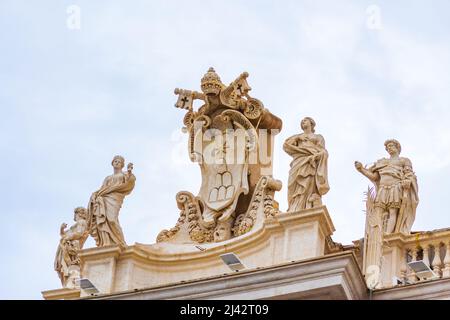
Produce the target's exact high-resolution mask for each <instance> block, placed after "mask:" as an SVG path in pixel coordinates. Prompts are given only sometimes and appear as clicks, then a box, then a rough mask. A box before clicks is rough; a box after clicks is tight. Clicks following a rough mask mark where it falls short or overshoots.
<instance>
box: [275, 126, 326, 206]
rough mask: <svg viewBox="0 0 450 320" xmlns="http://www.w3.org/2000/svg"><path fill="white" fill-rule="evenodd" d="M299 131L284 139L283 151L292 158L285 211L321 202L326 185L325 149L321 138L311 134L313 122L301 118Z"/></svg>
mask: <svg viewBox="0 0 450 320" xmlns="http://www.w3.org/2000/svg"><path fill="white" fill-rule="evenodd" d="M300 126H301V128H302V130H303V133H301V134H297V135H294V136H292V137H290V138H288V139H287V140H286V141H285V142H284V145H283V149H284V151H285V152H286V153H287V154H289V155H290V156H292V157H293V158H294V159H293V160H292V162H291V169H290V171H289V181H288V203H289V208H288V212H295V211H299V210H303V209H309V208H313V207H317V206H320V205H321V204H322V200H321V199H322V195H324V194H326V193H327V192H328V190H329V189H330V187H329V185H328V168H327V166H328V165H327V164H328V152H327V150H326V149H325V140H324V138H323V137H322V136H321V135H320V134H316V133H315V130H314V128H315V126H316V123H315V121H314V120H313V119H312V118H310V117H306V118H304V119H303V120H302V121H301V125H300Z"/></svg>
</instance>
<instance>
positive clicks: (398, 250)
mask: <svg viewBox="0 0 450 320" xmlns="http://www.w3.org/2000/svg"><path fill="white" fill-rule="evenodd" d="M411 261H423V262H424V263H425V264H426V265H427V266H429V267H430V269H431V270H433V273H434V275H433V276H432V277H428V278H424V277H421V278H419V277H418V276H417V275H416V273H415V272H414V270H412V269H411V268H410V267H409V266H408V263H409V262H411ZM381 273H382V284H383V285H382V286H383V287H390V286H394V285H398V284H396V283H395V281H394V280H393V279H395V278H397V279H399V280H400V281H401V282H402V284H400V285H404V284H412V283H417V282H420V281H426V280H435V279H440V278H445V277H450V229H439V230H434V231H429V232H415V233H412V234H410V235H404V234H399V233H396V234H389V235H385V237H384V245H383V259H382V271H381ZM394 277H395V278H394Z"/></svg>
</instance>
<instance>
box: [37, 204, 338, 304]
mask: <svg viewBox="0 0 450 320" xmlns="http://www.w3.org/2000/svg"><path fill="white" fill-rule="evenodd" d="M334 230H335V229H334V226H333V223H332V221H331V218H330V216H329V214H328V210H327V208H326V207H325V206H320V207H317V208H312V209H307V210H302V211H298V212H290V213H279V214H277V215H275V216H274V217H273V218H270V219H266V220H265V221H264V222H263V223H262V224H261V226H260V227H259V228H254V229H252V230H251V231H250V232H248V233H245V234H243V235H241V236H239V237H236V238H232V239H230V240H227V241H223V242H219V243H206V244H199V245H195V244H172V243H167V242H161V243H156V244H152V245H145V244H139V243H136V244H135V245H133V246H128V247H127V248H125V249H124V250H123V249H121V248H120V247H118V246H108V247H100V248H90V249H85V250H82V251H80V253H79V256H80V259H81V265H82V268H81V277H82V278H87V279H89V280H90V281H91V282H92V283H93V284H94V286H95V287H96V288H97V290H99V292H100V294H111V293H118V292H124V291H130V290H136V289H143V288H155V287H163V286H167V285H173V284H180V283H182V282H185V281H192V280H198V279H205V278H215V277H220V276H222V275H224V274H230V273H235V271H232V270H231V269H230V268H229V267H228V266H227V265H226V264H225V263H224V262H223V261H222V259H221V258H220V255H222V254H225V253H231V252H232V253H234V254H235V255H237V257H239V259H240V260H241V261H242V263H243V265H244V266H245V271H246V272H251V271H252V270H255V271H256V270H257V269H259V268H261V267H269V266H275V265H279V264H283V263H286V262H292V261H300V260H305V259H311V258H315V257H320V256H323V255H325V254H327V253H329V252H330V251H332V248H330V247H329V245H330V244H329V242H328V241H327V238H329V237H330V236H331V235H332V233H333V232H334ZM64 290H67V289H60V290H59V291H60V294H59V295H57V294H52V292H57V291H58V290H53V291H45V292H43V296H44V298H45V299H51V298H56V299H73V298H77V297H76V296H75V294H74V292H73V291H71V290H69V291H67V295H64V292H63V291H64ZM78 292H79V297H83V296H87V295H86V294H85V293H84V292H83V291H81V292H80V291H78Z"/></svg>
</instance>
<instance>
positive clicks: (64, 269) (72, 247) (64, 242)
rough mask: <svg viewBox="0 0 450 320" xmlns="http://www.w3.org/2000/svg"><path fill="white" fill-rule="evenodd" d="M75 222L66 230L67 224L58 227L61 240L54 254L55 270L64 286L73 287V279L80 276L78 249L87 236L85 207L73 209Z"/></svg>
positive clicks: (81, 246) (74, 284) (74, 285)
mask: <svg viewBox="0 0 450 320" xmlns="http://www.w3.org/2000/svg"><path fill="white" fill-rule="evenodd" d="M74 221H75V224H74V225H72V226H71V227H70V228H69V229H67V230H66V228H67V224H65V223H63V224H62V225H61V227H60V231H59V233H60V235H61V240H60V242H59V245H58V249H57V251H56V256H55V271H56V272H57V273H58V275H59V278H60V279H61V283H62V285H63V287H65V288H71V289H72V288H75V287H76V286H77V284H76V283H75V280H77V279H79V278H80V259H79V257H78V251H79V250H81V249H82V248H83V245H84V242H85V241H86V238H87V236H88V228H87V221H86V209H85V208H83V207H78V208H75V210H74Z"/></svg>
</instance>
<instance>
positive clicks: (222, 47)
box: [0, 0, 450, 299]
mask: <svg viewBox="0 0 450 320" xmlns="http://www.w3.org/2000/svg"><path fill="white" fill-rule="evenodd" d="M71 5H74V7H73V6H71ZM77 12H79V13H80V16H79V17H80V20H79V25H78V21H77V20H76V13H77ZM449 12H450V3H449V2H448V1H447V0H442V1H438V0H434V1H412V0H396V1H392V0H390V1H376V0H373V1H364V0H354V1H350V0H349V1H345V0H341V1H335V0H330V1H317V0H314V1H298V0H294V1H275V0H273V1H263V0H253V1H242V0H241V1H236V0H229V1H201V0H190V1H181V0H179V1H170V0H169V1H168V0H161V1H157V0H152V1H127V2H124V1H119V0H117V1H92V0H89V1H88V0H86V1H81V0H72V1H39V2H30V1H20V0H2V1H0V40H1V41H0V52H1V59H0V108H1V117H0V136H1V139H0V154H1V158H2V162H1V163H2V165H3V170H2V171H1V173H0V181H1V182H2V183H1V186H0V195H1V196H0V197H1V200H2V201H1V203H2V208H1V215H0V226H1V228H2V230H1V232H0V237H1V239H0V240H1V241H0V249H1V260H0V261H1V264H0V298H3V299H5V298H6V299H11V298H29V299H40V298H41V294H40V291H42V290H48V289H54V288H58V287H59V286H60V282H59V279H58V276H57V274H56V273H55V272H54V270H53V259H54V254H55V251H56V247H57V244H58V240H59V226H60V224H61V223H62V222H67V223H69V224H70V223H71V222H72V216H73V209H74V208H75V207H76V206H80V205H83V206H85V205H86V204H87V201H88V199H89V196H90V194H91V193H92V192H93V191H95V190H96V189H98V187H99V186H100V185H101V182H102V181H103V179H104V178H105V177H106V176H107V175H109V174H111V172H112V168H111V165H110V162H111V159H112V157H113V156H114V155H116V154H122V155H123V156H125V158H126V160H127V161H131V162H133V163H134V168H135V170H134V171H135V175H136V176H137V183H136V187H135V190H134V191H133V193H132V194H131V195H130V196H129V197H127V198H126V200H125V203H124V206H123V208H122V211H121V216H120V221H121V224H122V228H123V230H124V233H125V237H126V240H127V242H128V243H129V244H133V243H135V242H140V243H153V242H154V241H155V238H156V235H157V234H158V232H159V231H160V230H162V229H164V228H168V227H172V226H173V225H174V224H175V222H176V220H177V218H178V214H179V211H178V209H177V206H176V202H175V194H176V193H177V192H178V191H181V190H189V191H191V192H193V193H196V192H197V191H198V189H199V187H200V174H199V168H198V166H197V165H196V164H193V163H190V162H189V161H188V155H187V149H186V148H187V146H186V136H185V135H184V134H183V133H181V131H180V129H181V127H182V119H183V116H184V112H183V111H181V110H179V109H176V108H174V106H173V105H174V103H175V101H176V96H175V95H174V94H173V89H174V88H176V87H181V88H186V89H194V90H199V89H200V78H201V77H202V76H203V74H204V73H205V72H206V71H207V69H208V67H210V66H214V67H215V69H216V71H217V72H218V73H219V75H220V76H221V78H222V80H223V82H225V83H229V82H231V81H232V80H234V79H235V78H236V77H237V76H238V75H239V74H240V73H241V72H243V71H248V72H249V73H250V77H249V79H248V80H249V83H250V86H251V87H252V88H253V90H252V95H253V96H254V97H256V98H258V99H260V100H262V101H263V102H264V104H265V106H266V107H267V108H268V109H269V110H270V111H271V112H272V113H274V114H276V115H277V116H278V117H280V118H281V119H283V122H284V123H283V130H282V132H281V133H280V135H278V136H277V138H276V149H277V150H276V154H275V164H274V177H275V178H278V179H280V180H282V181H283V184H284V185H286V183H287V177H288V171H289V163H290V158H289V156H288V155H287V154H285V153H284V152H283V151H282V143H283V141H284V139H286V138H287V137H289V136H290V135H293V134H295V133H299V131H300V128H299V127H300V124H299V123H300V119H301V118H303V117H304V116H311V117H313V118H314V119H315V120H316V122H317V127H316V131H317V133H320V134H322V135H323V136H324V137H325V140H326V145H327V149H328V152H329V154H330V158H329V180H330V186H331V190H330V192H329V193H328V194H327V195H326V196H325V197H324V199H323V200H324V203H325V204H326V205H327V207H328V210H329V212H330V214H331V217H332V219H333V222H334V224H335V227H336V232H335V234H334V235H333V239H334V240H335V241H337V242H341V243H344V244H350V243H351V241H352V240H355V239H359V238H361V237H362V235H363V229H364V213H363V209H364V203H363V199H364V196H363V192H364V191H365V190H366V189H367V186H368V184H369V182H368V180H366V179H365V178H364V177H362V176H361V175H360V174H358V173H357V172H356V171H355V169H354V166H353V162H354V160H359V161H361V162H363V163H364V164H369V163H371V162H373V161H374V160H376V159H379V158H381V157H385V156H386V152H385V150H384V146H383V143H384V141H385V140H386V139H387V138H397V139H398V140H399V141H400V142H401V143H402V149H403V151H402V155H403V156H406V157H408V158H410V159H411V160H412V163H413V166H414V170H415V171H416V174H417V176H418V181H419V188H420V190H419V192H420V193H419V196H420V204H419V207H418V211H417V218H416V221H415V224H414V226H413V230H432V229H436V228H444V227H450V212H449V210H448V209H447V205H446V202H445V199H446V198H447V197H448V190H449V188H450V125H449V123H450V90H448V86H449V84H450V34H449V30H450V19H449V15H450V13H449ZM74 15H75V16H74ZM74 17H75V20H74ZM78 27H79V28H78ZM286 197H287V194H286V188H283V189H282V191H281V192H279V193H278V194H277V196H276V199H277V200H278V201H279V202H280V207H281V209H282V210H286V209H287V200H286ZM93 245H94V243H93V241H92V240H89V241H88V242H87V246H93Z"/></svg>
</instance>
